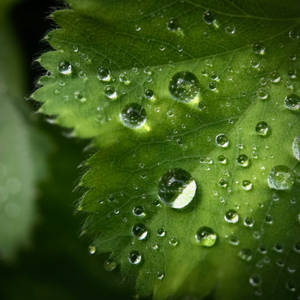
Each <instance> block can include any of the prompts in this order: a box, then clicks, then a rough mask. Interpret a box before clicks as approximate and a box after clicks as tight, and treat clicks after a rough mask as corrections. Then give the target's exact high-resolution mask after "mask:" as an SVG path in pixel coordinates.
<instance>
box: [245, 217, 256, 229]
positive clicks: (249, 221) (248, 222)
mask: <svg viewBox="0 0 300 300" xmlns="http://www.w3.org/2000/svg"><path fill="white" fill-rule="evenodd" d="M244 225H245V226H246V227H253V226H254V219H253V218H252V217H246V218H245V219H244Z"/></svg>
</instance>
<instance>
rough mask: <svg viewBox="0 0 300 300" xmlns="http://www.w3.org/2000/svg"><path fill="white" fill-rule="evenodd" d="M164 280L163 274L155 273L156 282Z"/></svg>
mask: <svg viewBox="0 0 300 300" xmlns="http://www.w3.org/2000/svg"><path fill="white" fill-rule="evenodd" d="M164 278H165V274H164V273H163V272H158V273H157V279H158V280H163V279H164Z"/></svg>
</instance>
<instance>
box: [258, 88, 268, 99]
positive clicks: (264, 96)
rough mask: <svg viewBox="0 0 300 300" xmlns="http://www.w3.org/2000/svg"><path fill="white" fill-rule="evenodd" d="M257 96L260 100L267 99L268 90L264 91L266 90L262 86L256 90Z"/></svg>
mask: <svg viewBox="0 0 300 300" xmlns="http://www.w3.org/2000/svg"><path fill="white" fill-rule="evenodd" d="M257 96H258V98H260V99H261V100H267V99H268V98H269V94H268V92H266V90H265V89H263V88H260V89H258V90H257Z"/></svg>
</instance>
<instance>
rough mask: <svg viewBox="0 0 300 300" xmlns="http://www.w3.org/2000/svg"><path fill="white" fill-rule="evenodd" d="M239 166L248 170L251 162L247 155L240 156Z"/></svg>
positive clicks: (238, 159)
mask: <svg viewBox="0 0 300 300" xmlns="http://www.w3.org/2000/svg"><path fill="white" fill-rule="evenodd" d="M236 161H237V164H238V165H239V166H241V167H243V168H246V167H248V166H249V165H250V160H249V158H248V156H247V155H245V154H240V155H239V156H238V158H237V160H236Z"/></svg>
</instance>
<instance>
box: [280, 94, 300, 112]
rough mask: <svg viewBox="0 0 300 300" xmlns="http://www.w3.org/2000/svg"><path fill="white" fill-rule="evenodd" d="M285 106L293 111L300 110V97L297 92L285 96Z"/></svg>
mask: <svg viewBox="0 0 300 300" xmlns="http://www.w3.org/2000/svg"><path fill="white" fill-rule="evenodd" d="M284 104H285V107H286V108H287V109H288V110H291V111H299V110H300V97H299V96H298V95H296V94H291V95H288V96H286V97H285V98H284Z"/></svg>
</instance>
